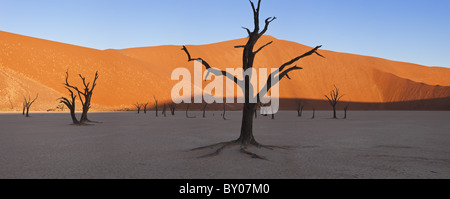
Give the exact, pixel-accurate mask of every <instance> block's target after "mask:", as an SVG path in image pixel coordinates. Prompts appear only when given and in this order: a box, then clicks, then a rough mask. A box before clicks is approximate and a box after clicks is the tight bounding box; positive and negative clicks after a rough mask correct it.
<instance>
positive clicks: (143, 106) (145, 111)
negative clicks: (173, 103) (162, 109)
mask: <svg viewBox="0 0 450 199" xmlns="http://www.w3.org/2000/svg"><path fill="white" fill-rule="evenodd" d="M148 104H149V103H148V102H146V103H144V104H142V108H144V114H147V107H148Z"/></svg>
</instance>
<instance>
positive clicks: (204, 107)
mask: <svg viewBox="0 0 450 199" xmlns="http://www.w3.org/2000/svg"><path fill="white" fill-rule="evenodd" d="M207 106H208V103H205V105H203V109H202V110H203V118H205V117H206V107H207Z"/></svg>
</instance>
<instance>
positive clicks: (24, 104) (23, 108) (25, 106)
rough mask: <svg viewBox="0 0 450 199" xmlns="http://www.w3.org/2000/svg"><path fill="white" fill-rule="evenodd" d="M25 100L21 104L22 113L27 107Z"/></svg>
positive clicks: (23, 113)
mask: <svg viewBox="0 0 450 199" xmlns="http://www.w3.org/2000/svg"><path fill="white" fill-rule="evenodd" d="M25 101H26V100H24V101H23V104H22V115H25V110H26V109H27V104H26V103H25Z"/></svg>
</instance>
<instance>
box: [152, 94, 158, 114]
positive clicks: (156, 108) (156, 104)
mask: <svg viewBox="0 0 450 199" xmlns="http://www.w3.org/2000/svg"><path fill="white" fill-rule="evenodd" d="M153 99H154V100H155V111H156V117H158V100H157V99H156V97H155V96H153Z"/></svg>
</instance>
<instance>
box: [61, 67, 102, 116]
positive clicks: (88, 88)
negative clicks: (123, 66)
mask: <svg viewBox="0 0 450 199" xmlns="http://www.w3.org/2000/svg"><path fill="white" fill-rule="evenodd" d="M78 76H79V77H80V79H81V81H82V83H83V87H84V88H83V89H78V87H76V86H73V85H71V84H69V71H68V70H67V71H66V76H65V83H64V86H65V87H66V89H67V90H69V91H70V95H71V98H72V99H71V100H69V99H67V98H64V97H62V98H59V99H60V103H63V104H65V105H66V106H67V108H69V109H70V111H71V116H72V112H73V115H75V99H74V97H76V96H77V95H76V94H74V92H77V94H78V98H79V99H80V101H81V105H82V108H83V111H82V113H81V118H80V121H79V122H78V123H77V122H75V120H76V118H72V120H73V121H74V124H83V123H86V122H92V121H90V120H89V119H88V112H89V109H90V108H91V101H92V95H93V93H94V89H95V87H96V86H97V80H98V78H99V75H98V71H97V72H95V76H94V80H93V82H92V85H91V82H86V78H85V77H83V76H82V75H81V74H78ZM72 90H73V91H72ZM72 103H73V110H72V108H71V107H72V105H71V104H72ZM74 119H75V120H74ZM76 121H78V120H76Z"/></svg>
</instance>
